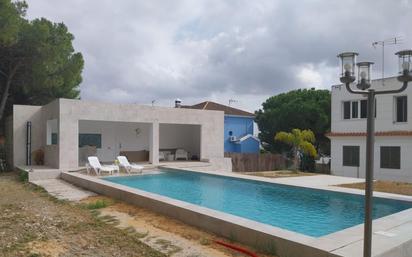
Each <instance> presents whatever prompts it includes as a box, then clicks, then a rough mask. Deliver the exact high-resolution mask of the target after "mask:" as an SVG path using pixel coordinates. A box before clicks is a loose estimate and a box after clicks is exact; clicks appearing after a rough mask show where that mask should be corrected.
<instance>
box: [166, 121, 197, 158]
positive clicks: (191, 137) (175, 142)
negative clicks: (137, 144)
mask: <svg viewBox="0 0 412 257" xmlns="http://www.w3.org/2000/svg"><path fill="white" fill-rule="evenodd" d="M159 131H160V138H159V148H160V149H176V148H182V149H184V150H186V151H188V152H190V154H191V155H196V156H198V157H199V156H200V131H201V127H200V126H199V125H185V124H160V125H159Z"/></svg>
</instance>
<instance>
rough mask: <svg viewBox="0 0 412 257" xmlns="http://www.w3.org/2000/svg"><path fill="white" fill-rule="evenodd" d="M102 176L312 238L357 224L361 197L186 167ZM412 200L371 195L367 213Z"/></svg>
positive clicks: (377, 215) (394, 209)
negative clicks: (370, 203) (190, 169)
mask: <svg viewBox="0 0 412 257" xmlns="http://www.w3.org/2000/svg"><path fill="white" fill-rule="evenodd" d="M162 171H164V172H161V173H159V174H154V175H143V176H142V175H137V176H124V177H109V178H105V180H108V181H111V182H114V183H118V184H121V185H125V186H129V187H132V188H137V189H141V190H144V191H147V192H151V193H155V194H159V195H163V196H167V197H170V198H174V199H177V200H181V201H185V202H188V203H192V204H196V205H200V206H204V207H207V208H210V209H214V210H217V211H221V212H225V213H230V214H233V215H236V216H239V217H243V218H246V219H250V220H254V221H257V222H261V223H265V224H269V225H272V226H276V227H280V228H283V229H287V230H291V231H295V232H298V233H302V234H304V235H308V236H312V237H320V236H324V235H327V234H330V233H333V232H336V231H339V230H342V229H345V228H349V227H352V226H355V225H358V224H361V223H363V215H364V206H363V205H364V201H363V196H360V195H353V194H346V193H339V192H332V191H325V190H316V189H309V188H303V187H293V186H286V185H280V184H273V183H266V182H260V181H254V180H248V179H238V178H231V177H224V176H217V175H210V174H203V173H198V172H189V171H176V170H162ZM408 208H412V203H409V202H405V201H397V200H391V199H383V198H376V197H375V198H374V205H373V218H374V219H376V218H380V217H383V216H386V215H390V214H393V213H396V212H399V211H402V210H405V209H408Z"/></svg>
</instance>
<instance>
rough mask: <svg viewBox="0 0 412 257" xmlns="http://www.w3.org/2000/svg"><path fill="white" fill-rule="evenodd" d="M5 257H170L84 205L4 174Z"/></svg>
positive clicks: (0, 214) (1, 236) (0, 207)
mask: <svg viewBox="0 0 412 257" xmlns="http://www.w3.org/2000/svg"><path fill="white" fill-rule="evenodd" d="M0 256H5V257H8V256H10V257H11V256H13V257H15V256H30V257H36V256H96V257H97V256H99V257H100V256H108V257H109V256H122V257H123V256H139V257H161V256H165V255H164V254H162V253H160V252H159V251H156V250H154V249H153V248H151V247H149V246H147V245H146V244H143V243H142V242H141V241H140V240H139V238H138V237H137V236H136V235H134V234H131V233H129V232H128V231H126V230H121V229H119V228H115V227H114V226H113V225H110V224H108V223H106V222H103V221H102V220H101V219H99V218H97V217H96V216H95V215H93V214H92V212H91V211H90V210H88V209H85V208H82V207H81V206H80V205H79V204H72V203H68V202H65V201H59V200H56V199H55V198H52V197H50V196H49V195H48V194H47V193H46V192H44V191H43V190H41V189H40V188H38V187H35V186H33V185H31V184H28V183H22V182H19V181H17V176H15V175H14V174H11V173H8V174H6V175H5V174H1V173H0Z"/></svg>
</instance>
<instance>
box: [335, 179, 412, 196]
mask: <svg viewBox="0 0 412 257" xmlns="http://www.w3.org/2000/svg"><path fill="white" fill-rule="evenodd" d="M338 186H340V187H347V188H357V189H365V183H363V182H362V183H353V184H341V185H338ZM373 188H374V191H378V192H385V193H393V194H401V195H412V183H404V182H395V181H380V180H378V181H375V182H374V183H373Z"/></svg>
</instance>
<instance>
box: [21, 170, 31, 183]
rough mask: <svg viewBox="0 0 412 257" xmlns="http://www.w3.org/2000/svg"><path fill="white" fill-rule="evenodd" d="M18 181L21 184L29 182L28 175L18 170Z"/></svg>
mask: <svg viewBox="0 0 412 257" xmlns="http://www.w3.org/2000/svg"><path fill="white" fill-rule="evenodd" d="M19 180H20V181H22V182H28V181H29V173H28V172H26V171H24V170H20V171H19Z"/></svg>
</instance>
